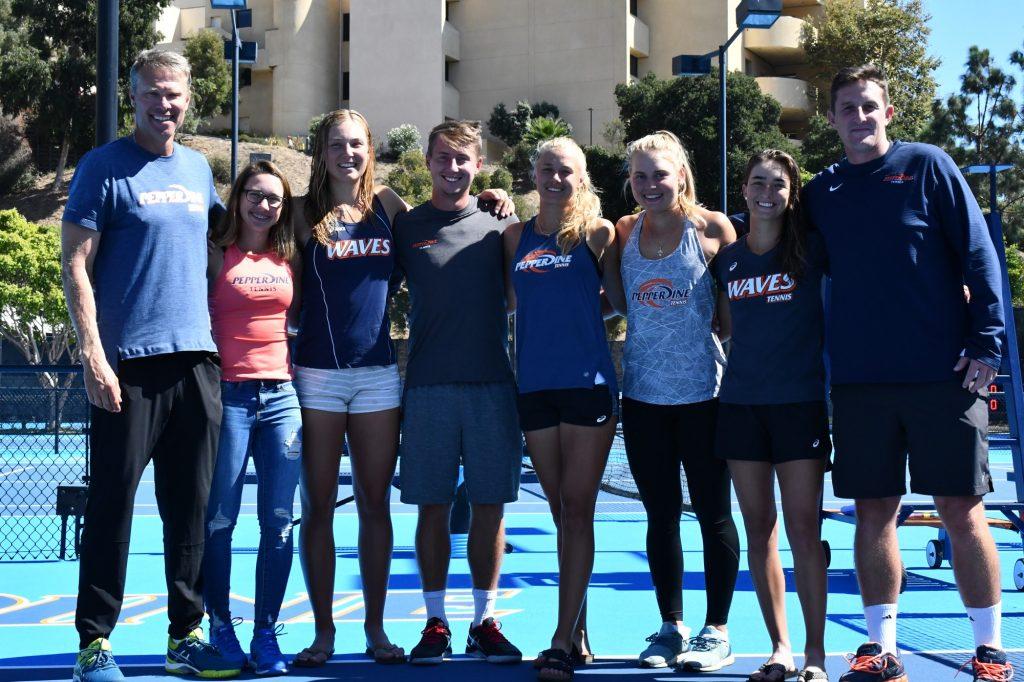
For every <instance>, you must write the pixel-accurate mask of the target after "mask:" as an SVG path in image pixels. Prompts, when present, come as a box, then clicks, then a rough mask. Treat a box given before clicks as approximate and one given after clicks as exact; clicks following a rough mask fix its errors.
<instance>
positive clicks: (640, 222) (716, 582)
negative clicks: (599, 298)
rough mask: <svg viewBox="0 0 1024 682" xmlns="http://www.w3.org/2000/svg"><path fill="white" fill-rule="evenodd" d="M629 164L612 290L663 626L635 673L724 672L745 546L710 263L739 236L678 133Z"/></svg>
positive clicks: (638, 149)
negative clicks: (688, 585)
mask: <svg viewBox="0 0 1024 682" xmlns="http://www.w3.org/2000/svg"><path fill="white" fill-rule="evenodd" d="M627 157H628V161H629V182H630V186H631V188H632V190H633V197H634V198H635V199H636V201H637V203H639V204H640V207H641V208H642V209H643V210H642V211H641V212H640V213H639V214H638V215H630V216H626V217H624V218H622V219H621V220H619V222H618V224H617V225H616V228H615V229H616V244H617V245H618V249H613V250H612V251H613V252H615V253H614V254H613V257H618V258H619V261H620V263H621V266H620V267H619V268H618V270H619V272H620V275H621V278H620V280H619V281H618V282H613V283H612V284H611V285H610V286H608V285H606V289H607V295H608V298H609V300H610V301H611V303H612V305H613V306H614V307H615V308H616V309H617V310H618V311H619V312H620V313H624V314H625V315H626V321H627V330H626V348H625V354H624V356H623V369H624V372H625V377H624V386H623V400H622V432H623V436H624V438H625V442H626V455H627V457H628V459H629V466H630V469H631V470H632V473H633V478H634V480H635V481H636V485H637V489H638V490H639V492H640V497H641V500H642V501H643V504H644V508H645V509H646V511H647V560H648V564H649V565H650V569H651V578H652V581H653V582H654V591H655V595H656V597H657V600H658V608H659V610H660V611H661V620H662V623H661V626H660V628H659V630H658V631H657V632H655V633H654V634H653V635H651V636H650V637H648V638H647V641H648V642H649V643H650V646H648V647H647V648H646V649H645V650H644V651H643V652H642V653H641V654H640V656H639V664H640V665H641V666H645V667H664V666H671V665H680V666H682V667H684V668H685V669H688V670H695V671H711V670H718V669H719V668H722V667H724V666H726V665H729V664H731V663H732V662H733V660H734V658H733V656H732V650H731V649H730V647H729V636H728V629H727V627H726V623H727V621H728V617H729V607H730V605H731V603H732V595H733V591H734V589H735V587H736V574H737V572H738V569H739V538H738V536H737V532H736V524H735V523H734V522H733V519H732V510H731V504H730V493H729V471H728V468H727V467H726V466H725V463H724V462H723V461H722V460H720V459H717V458H716V457H715V455H714V440H715V423H716V419H717V414H718V387H719V383H720V381H721V378H722V372H723V369H724V368H725V356H724V354H723V352H722V346H721V344H720V343H719V341H718V338H717V337H716V336H715V334H714V332H713V331H712V323H711V321H712V317H713V315H714V310H715V288H714V284H713V282H712V278H711V273H710V272H709V270H708V264H709V263H710V262H711V261H712V259H713V258H714V257H715V255H716V254H717V253H718V251H719V250H720V249H721V248H723V247H724V246H726V245H727V244H729V243H731V242H733V241H735V239H736V233H735V231H734V230H733V227H732V225H731V224H730V223H729V220H728V219H727V218H726V217H725V216H724V215H723V214H721V213H717V212H714V211H709V210H707V209H705V208H703V207H702V206H699V205H697V200H696V191H695V189H694V182H693V173H692V171H691V170H690V164H689V161H688V159H687V155H686V151H685V150H684V149H683V146H682V144H680V142H679V139H678V138H677V137H676V136H675V135H673V134H672V133H670V132H666V131H659V132H656V133H654V134H652V135H648V136H646V137H643V138H641V139H639V140H636V141H635V142H632V143H630V145H629V147H628V148H627ZM620 263H619V262H609V264H608V267H609V269H614V268H615V267H616V266H619V265H620ZM611 279H614V278H611ZM680 465H682V467H683V470H684V471H685V473H686V481H687V485H688V488H689V493H690V501H691V504H692V505H693V510H694V513H695V514H696V516H697V521H698V523H699V524H700V529H701V536H702V537H703V540H704V576H705V584H706V592H707V604H708V606H707V614H706V617H705V619H704V623H703V627H702V629H701V630H700V632H699V633H698V634H697V635H696V636H694V637H690V636H689V635H690V631H689V629H688V628H687V627H686V626H685V625H684V624H683V551H682V545H681V543H680V539H679V517H680V515H681V513H682V511H683V495H682V483H681V481H680V476H679V467H680Z"/></svg>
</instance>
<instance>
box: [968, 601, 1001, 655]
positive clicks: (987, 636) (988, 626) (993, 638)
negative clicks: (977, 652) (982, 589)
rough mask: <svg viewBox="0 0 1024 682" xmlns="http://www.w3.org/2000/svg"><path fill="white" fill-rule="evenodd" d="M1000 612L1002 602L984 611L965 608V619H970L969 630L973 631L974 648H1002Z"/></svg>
mask: <svg viewBox="0 0 1024 682" xmlns="http://www.w3.org/2000/svg"><path fill="white" fill-rule="evenodd" d="M1002 612H1003V603H1002V602H997V603H996V604H993V605H992V606H989V607H987V608H984V609H972V608H971V607H967V617H968V618H970V619H971V629H973V630H974V647H975V648H977V647H979V646H981V645H982V644H984V645H985V646H990V647H992V648H993V649H1002V648H1003V633H1002V623H1001V616H1002Z"/></svg>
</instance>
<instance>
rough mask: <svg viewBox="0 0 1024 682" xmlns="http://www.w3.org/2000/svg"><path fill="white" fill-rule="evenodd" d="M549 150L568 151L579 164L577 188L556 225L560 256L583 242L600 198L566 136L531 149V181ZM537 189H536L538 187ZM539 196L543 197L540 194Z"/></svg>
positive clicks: (598, 214) (596, 215)
mask: <svg viewBox="0 0 1024 682" xmlns="http://www.w3.org/2000/svg"><path fill="white" fill-rule="evenodd" d="M553 151H568V152H569V153H571V154H572V155H573V156H575V157H576V160H577V161H578V162H579V165H580V168H579V170H580V186H579V187H578V188H577V189H576V191H575V192H574V193H573V195H572V200H571V203H570V204H569V210H568V211H567V212H566V214H565V215H564V216H562V221H561V223H560V224H559V226H558V236H557V237H556V238H555V242H556V243H557V244H558V248H560V249H561V250H562V255H565V254H567V253H568V252H569V251H571V250H572V249H574V248H575V247H576V246H577V245H578V244H581V243H584V242H586V240H587V227H589V226H590V224H591V223H593V222H594V221H595V220H596V219H598V218H600V217H601V199H600V198H599V197H598V196H597V192H596V191H595V190H594V185H593V183H592V182H591V181H590V174H589V173H588V172H587V156H586V154H584V153H583V150H582V149H580V146H579V145H578V144H576V142H575V141H574V140H573V139H572V138H570V137H556V138H553V139H551V140H545V141H544V142H541V143H540V144H538V145H537V149H536V150H534V152H533V155H532V156H531V158H530V161H531V163H532V165H533V172H534V179H535V180H536V177H537V176H536V173H537V162H538V161H540V157H541V156H543V155H544V153H545V152H553ZM537 189H538V190H540V188H539V187H538V188H537ZM541 196H544V195H543V193H541Z"/></svg>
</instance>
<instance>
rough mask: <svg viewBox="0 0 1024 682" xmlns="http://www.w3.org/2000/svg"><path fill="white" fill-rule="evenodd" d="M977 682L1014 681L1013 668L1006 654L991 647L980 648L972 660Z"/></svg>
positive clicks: (972, 668) (983, 646)
mask: <svg viewBox="0 0 1024 682" xmlns="http://www.w3.org/2000/svg"><path fill="white" fill-rule="evenodd" d="M971 670H973V671H974V679H975V680H984V681H985V682H1009V681H1010V680H1012V679H1013V666H1012V665H1010V664H1009V663H1007V662H1006V652H1005V651H1003V650H1002V649H993V648H992V647H990V646H985V645H982V646H979V647H978V650H977V651H976V652H975V656H974V658H972V659H971Z"/></svg>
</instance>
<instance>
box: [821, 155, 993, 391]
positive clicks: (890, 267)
mask: <svg viewBox="0 0 1024 682" xmlns="http://www.w3.org/2000/svg"><path fill="white" fill-rule="evenodd" d="M803 197H804V206H805V207H806V210H807V215H808V216H809V217H810V219H811V221H812V222H813V223H814V225H815V226H816V227H817V228H818V229H819V230H820V231H821V234H822V236H823V237H824V240H825V248H826V250H827V252H828V260H829V266H830V273H831V276H832V288H831V301H830V311H829V316H828V327H827V329H828V333H827V339H828V351H829V359H830V362H831V379H832V383H833V384H851V383H916V382H931V381H947V380H952V379H954V378H955V376H954V373H953V366H954V365H955V364H956V362H957V360H958V359H959V357H960V354H961V352H966V354H967V355H968V356H969V357H971V358H974V359H977V360H980V361H982V362H984V363H986V364H988V365H989V366H991V367H993V368H998V367H999V362H1000V346H1001V341H1000V337H1001V335H1002V332H1003V308H1002V301H1001V298H1002V294H1001V283H1000V277H999V260H998V257H997V256H996V252H995V248H994V246H993V244H992V239H991V237H990V235H989V231H988V226H987V225H986V223H985V219H984V217H983V216H982V214H981V209H980V208H979V207H978V202H977V201H976V200H975V198H974V195H973V194H972V193H971V190H970V187H968V186H967V183H966V182H965V181H964V178H963V176H962V175H961V174H960V171H959V169H958V168H957V167H956V164H954V163H953V160H952V159H951V158H950V157H949V156H948V155H947V154H946V153H945V152H943V151H942V150H941V149H939V148H938V147H934V146H932V145H928V144H921V143H916V142H914V143H903V142H893V143H892V145H891V146H890V148H889V150H888V152H886V154H885V155H884V156H882V157H880V158H878V159H874V160H872V161H868V162H867V163H861V164H852V163H850V162H849V161H848V160H846V159H844V160H843V161H841V162H840V163H837V164H834V165H833V166H830V167H829V168H827V169H826V170H824V171H822V172H821V173H819V174H818V175H817V176H815V177H814V179H813V180H811V181H810V182H809V183H807V186H806V187H805V188H804V194H803ZM964 284H966V285H967V286H968V288H969V289H970V292H971V300H970V303H969V304H968V303H967V302H966V301H965V300H964V292H963V285H964Z"/></svg>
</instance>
